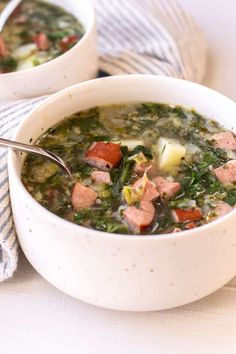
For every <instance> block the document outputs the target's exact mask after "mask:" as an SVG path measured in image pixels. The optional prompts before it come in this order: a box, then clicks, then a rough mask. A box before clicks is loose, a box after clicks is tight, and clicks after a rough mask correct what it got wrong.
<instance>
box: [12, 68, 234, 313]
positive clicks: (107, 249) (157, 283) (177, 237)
mask: <svg viewBox="0 0 236 354" xmlns="http://www.w3.org/2000/svg"><path fill="white" fill-rule="evenodd" d="M145 101H156V102H163V103H173V104H181V105H183V106H186V107H194V108H196V109H197V111H199V112H200V113H203V114H205V115H206V116H208V117H210V118H212V117H214V118H216V119H217V120H218V121H219V122H220V123H221V124H223V125H225V127H227V128H230V129H233V130H234V132H235V131H236V119H235V118H236V104H235V103H234V102H232V101H231V100H229V99H228V98H226V97H224V96H222V95H221V94H219V93H217V92H215V91H213V90H210V89H208V88H206V87H203V86H201V85H197V84H194V83H191V82H187V81H183V80H178V79H173V78H168V77H160V76H159V77H158V76H139V75H137V76H136V75H130V76H117V77H109V78H103V79H97V80H93V81H90V82H85V83H82V84H79V85H76V86H74V87H71V88H68V89H66V90H63V91H62V92H60V93H58V94H56V95H54V96H52V97H51V98H49V99H48V100H46V101H45V102H43V103H42V104H41V105H40V106H39V107H38V108H36V109H35V110H34V111H33V112H31V113H30V115H29V116H28V117H27V119H26V120H25V121H24V122H23V123H22V124H21V126H20V127H19V128H18V130H17V132H16V134H15V136H14V139H15V140H19V141H21V142H25V143H30V141H31V138H32V139H33V141H35V140H36V139H37V138H38V137H39V136H40V135H41V134H42V133H43V132H45V131H46V130H47V129H48V128H49V127H51V126H53V125H54V124H55V123H57V122H59V121H60V120H62V119H63V118H64V117H65V116H69V115H71V114H73V113H75V112H77V111H79V110H83V109H87V108H90V107H93V106H97V105H98V106H99V105H104V104H109V103H128V102H145ZM23 159H24V156H22V155H19V154H17V153H15V152H10V153H9V177H10V191H11V200H12V210H13V214H14V220H15V226H16V229H17V233H18V237H19V241H20V244H21V247H22V249H23V251H24V253H25V255H26V256H27V258H28V260H29V261H30V263H31V264H32V265H33V266H34V267H35V269H36V270H37V271H38V272H39V273H40V274H41V275H42V276H43V277H45V279H47V280H48V281H49V282H50V283H52V284H53V285H54V286H56V287H57V288H58V289H60V290H62V291H63V292H65V293H67V294H70V295H72V296H74V297H75V298H78V299H81V300H83V301H86V302H89V303H91V304H95V305H99V306H103V307H107V308H112V309H119V310H132V311H150V310H160V309H166V308H170V307H174V306H179V305H183V304H186V303H188V302H191V301H194V300H197V299H199V298H201V297H203V296H205V295H207V294H210V293H211V292H213V291H215V290H216V289H218V288H219V287H221V286H222V285H224V284H225V283H226V282H228V281H229V280H230V279H231V278H232V277H233V276H234V275H235V274H236V232H235V223H236V211H233V212H231V213H229V214H228V215H226V216H224V217H222V218H221V219H218V220H217V221H214V222H212V223H210V224H208V225H205V226H202V227H199V228H196V229H193V230H189V231H183V232H179V233H177V234H167V235H161V236H158V235H155V236H128V235H116V234H110V233H104V232H99V231H94V230H91V229H87V228H84V227H81V226H78V225H75V224H73V223H70V222H68V221H65V220H63V219H61V218H59V217H58V216H56V215H54V214H52V213H51V212H49V211H47V210H46V209H45V208H43V207H42V206H41V205H39V204H38V203H37V202H36V201H35V200H34V199H33V198H32V197H31V196H30V195H29V193H28V192H27V191H26V190H25V188H24V186H23V185H22V183H21V179H20V174H21V167H22V163H23Z"/></svg>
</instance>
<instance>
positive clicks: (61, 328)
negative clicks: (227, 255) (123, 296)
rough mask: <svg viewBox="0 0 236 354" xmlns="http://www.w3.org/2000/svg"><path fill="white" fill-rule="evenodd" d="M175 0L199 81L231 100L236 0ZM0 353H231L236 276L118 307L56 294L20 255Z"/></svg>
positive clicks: (3, 311)
mask: <svg viewBox="0 0 236 354" xmlns="http://www.w3.org/2000/svg"><path fill="white" fill-rule="evenodd" d="M180 1H181V3H182V4H183V5H184V7H185V8H186V9H188V11H189V12H190V13H192V14H193V15H194V17H195V18H196V19H197V20H198V22H199V23H200V24H201V25H202V27H203V29H204V30H205V33H206V36H207V40H208V45H209V63H208V71H207V75H206V78H205V84H206V85H208V86H210V87H213V88H215V89H217V90H219V91H221V92H222V93H224V94H226V95H228V96H229V97H231V98H233V99H236V68H235V66H236V0H180ZM233 118H234V117H232V119H233ZM235 256H236V255H235ZM235 272H236V270H235ZM0 353H1V354H3V353H6V354H15V353H17V354H28V353H30V354H38V353H40V354H48V353H53V354H54V353H55V354H60V353H66V354H73V353H81V354H126V353H127V354H129V353H134V354H143V353H148V354H154V353H155V354H166V353H168V354H213V353H214V354H234V353H236V280H234V281H232V282H231V283H230V284H228V285H227V286H225V287H224V288H222V289H221V290H219V291H217V292H216V293H214V294H213V295H211V296H208V297H206V298H205V299H203V300H200V301H198V302H195V303H193V304H190V305H187V306H184V307H181V308H178V309H173V310H168V311H162V312H152V313H122V312H115V311H109V310H104V309H100V308H96V307H94V306H90V305H87V304H84V303H81V302H80V301H76V300H74V299H72V298H70V297H68V296H66V295H64V294H62V293H60V292H59V291H58V290H56V289H55V288H53V287H52V286H51V285H50V284H48V283H47V282H46V281H45V280H44V279H42V278H41V277H40V276H39V275H38V274H37V273H36V272H35V271H34V270H33V269H32V268H31V266H30V265H29V264H28V262H27V261H26V260H25V259H24V258H23V257H22V256H21V259H20V264H19V270H18V271H17V273H16V275H15V277H14V278H13V279H12V280H10V281H8V282H6V283H3V284H0Z"/></svg>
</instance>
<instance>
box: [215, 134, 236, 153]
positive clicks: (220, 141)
mask: <svg viewBox="0 0 236 354" xmlns="http://www.w3.org/2000/svg"><path fill="white" fill-rule="evenodd" d="M211 140H214V142H215V145H216V146H217V147H218V148H221V149H226V150H236V141H235V137H234V135H233V134H232V133H231V132H223V133H218V134H214V135H212V137H211Z"/></svg>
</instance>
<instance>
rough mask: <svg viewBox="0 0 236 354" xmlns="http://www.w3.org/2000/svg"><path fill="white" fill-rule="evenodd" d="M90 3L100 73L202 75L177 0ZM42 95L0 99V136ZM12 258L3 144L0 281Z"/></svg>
mask: <svg viewBox="0 0 236 354" xmlns="http://www.w3.org/2000/svg"><path fill="white" fill-rule="evenodd" d="M94 5H95V9H96V14H97V28H98V42H99V56H100V70H101V71H102V72H103V73H107V74H109V75H119V74H137V73H140V74H157V75H159V74H161V75H169V76H174V77H179V78H183V79H188V80H192V81H197V82H200V81H201V80H202V78H203V75H204V72H205V66H206V45H205V40H204V37H203V34H202V32H201V30H200V29H199V28H198V26H197V25H196V23H195V22H194V21H193V19H192V18H191V17H190V16H189V15H188V14H186V13H185V11H183V9H182V8H181V7H180V5H179V4H178V3H177V2H176V1H174V0H129V1H127V0H94ZM3 89H4V88H3V87H0V90H3ZM44 98H45V97H44ZM44 98H42V97H40V98H35V99H30V100H21V101H17V102H14V103H12V102H11V103H7V102H5V103H3V102H2V103H0V136H1V137H4V138H7V139H10V138H11V137H12V134H13V133H14V130H15V129H16V127H17V126H18V124H19V123H20V122H21V121H22V120H23V119H24V117H25V115H26V114H27V113H29V112H30V111H31V110H32V108H34V107H35V106H36V105H38V104H39V103H40V102H41V101H42V100H43V99H44ZM17 259H18V242H17V238H16V234H15V230H14V224H13V220H12V215H11V205H10V198H9V189H8V174H7V150H1V151H0V281H3V280H5V279H7V278H9V277H11V276H12V275H13V273H14V271H15V269H16V267H17Z"/></svg>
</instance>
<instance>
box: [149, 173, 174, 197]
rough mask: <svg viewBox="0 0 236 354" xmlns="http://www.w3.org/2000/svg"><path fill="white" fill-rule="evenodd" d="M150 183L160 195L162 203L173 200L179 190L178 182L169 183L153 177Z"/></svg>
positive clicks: (161, 178)
mask: <svg viewBox="0 0 236 354" xmlns="http://www.w3.org/2000/svg"><path fill="white" fill-rule="evenodd" d="M152 181H153V182H154V183H155V185H156V187H157V190H158V191H159V192H160V194H161V200H162V202H165V201H168V200H169V199H171V198H173V197H174V195H175V194H176V193H177V192H178V191H179V190H180V184H179V183H178V182H170V181H168V180H167V179H165V178H163V177H155V178H154V179H153V180H152Z"/></svg>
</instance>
